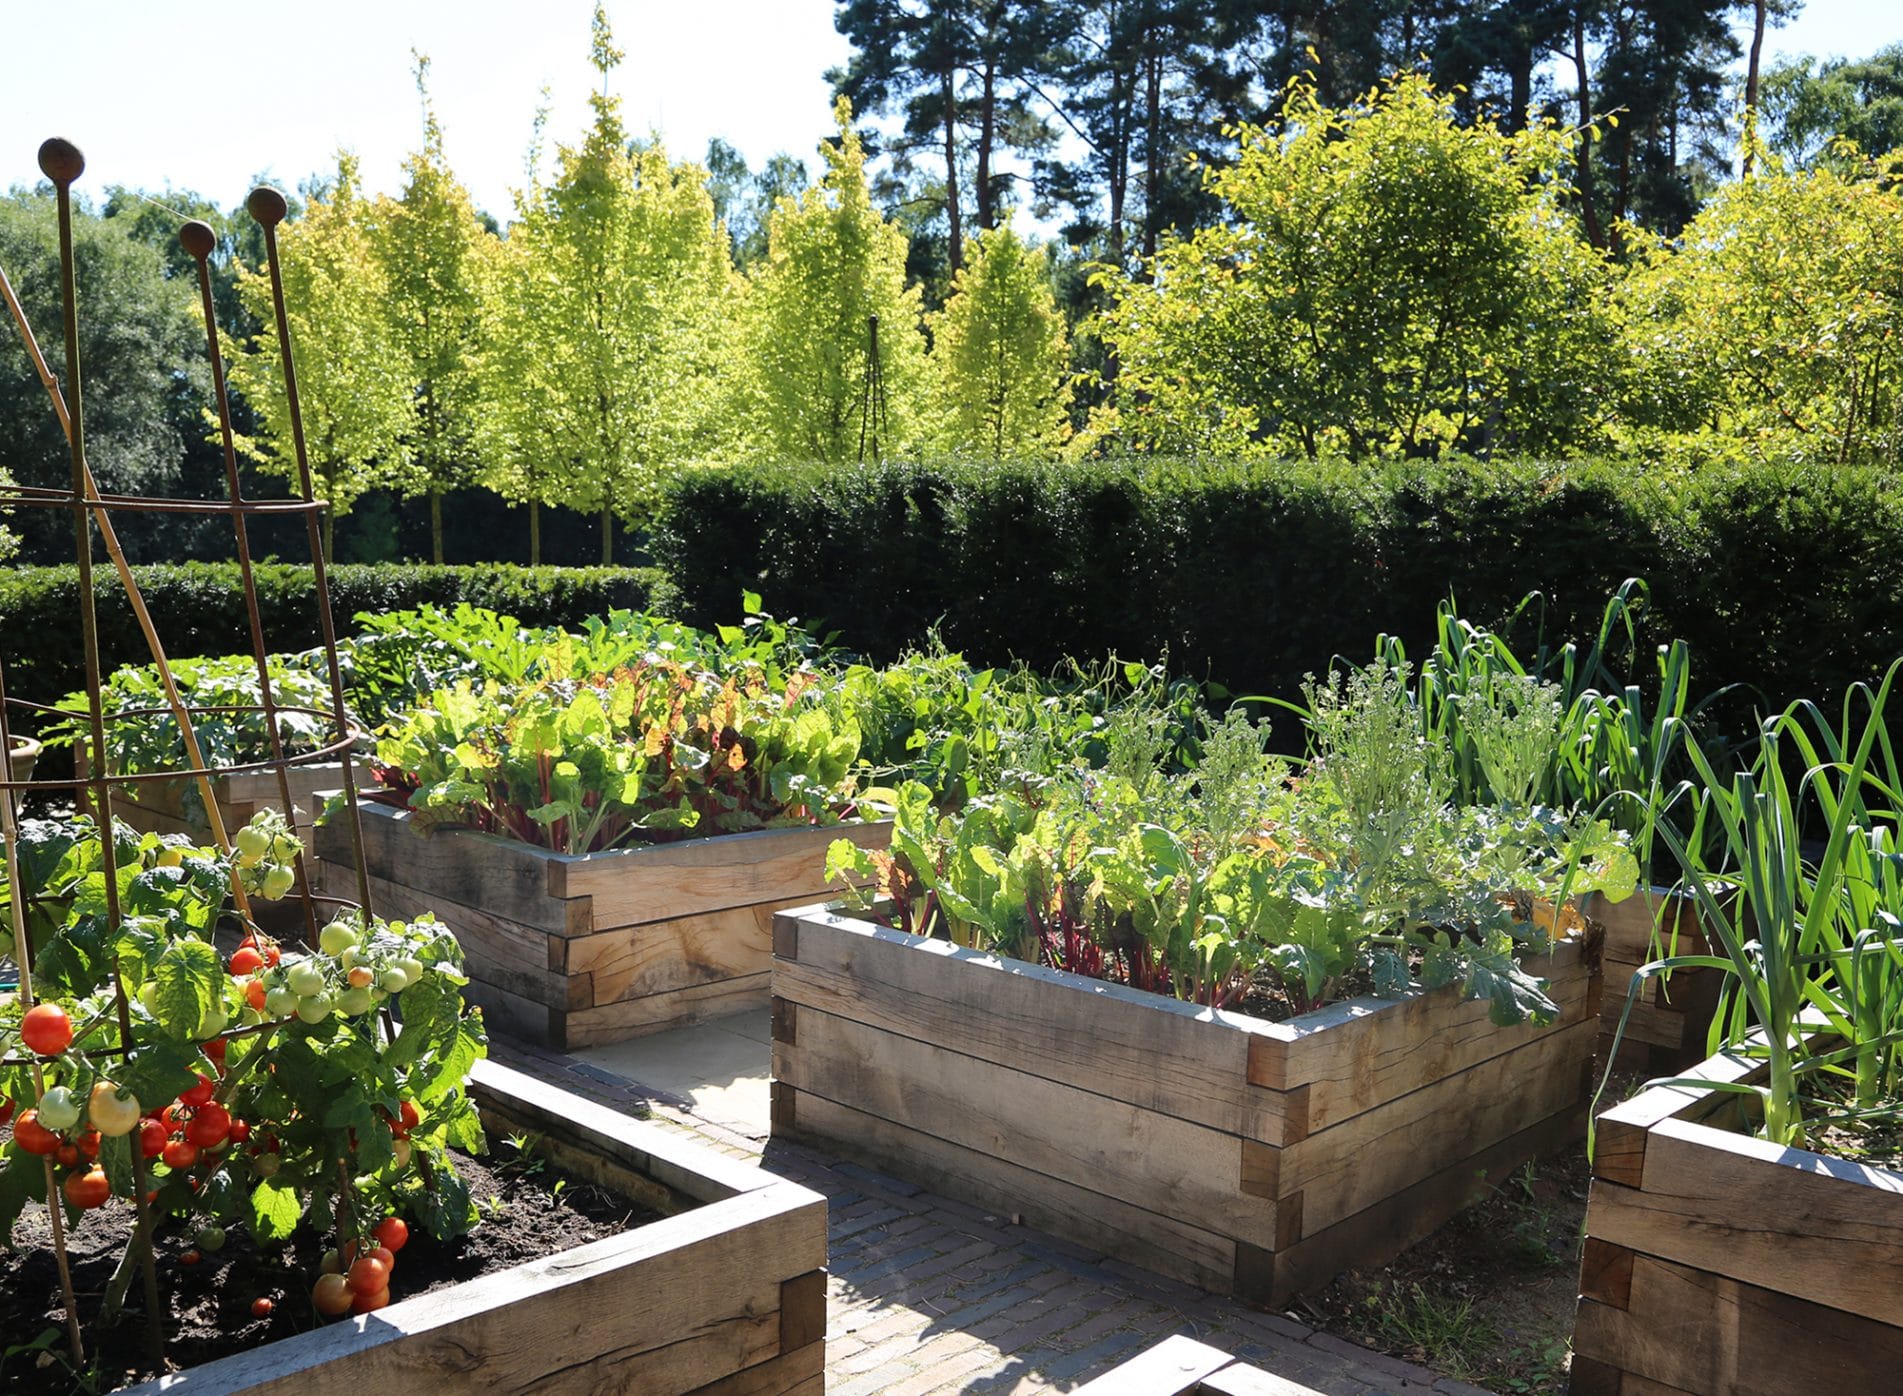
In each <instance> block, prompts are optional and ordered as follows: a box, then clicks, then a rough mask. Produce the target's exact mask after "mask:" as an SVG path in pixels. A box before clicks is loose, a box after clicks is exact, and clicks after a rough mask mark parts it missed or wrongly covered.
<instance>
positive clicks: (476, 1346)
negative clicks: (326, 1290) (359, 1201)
mask: <svg viewBox="0 0 1903 1396" xmlns="http://www.w3.org/2000/svg"><path fill="white" fill-rule="evenodd" d="M801 1191H802V1192H803V1191H804V1189H802V1190H801ZM812 1232H813V1227H812V1216H811V1214H810V1212H809V1211H807V1210H805V1209H803V1208H802V1207H800V1206H789V1205H788V1198H787V1197H786V1196H785V1195H781V1194H778V1193H777V1192H776V1190H774V1189H771V1188H766V1189H761V1190H758V1191H755V1192H749V1193H742V1194H740V1195H738V1196H736V1197H732V1198H729V1199H727V1200H726V1201H723V1202H717V1203H711V1204H709V1205H708V1206H707V1207H704V1208H701V1209H698V1210H696V1211H693V1212H689V1213H684V1214H682V1215H680V1216H677V1217H669V1218H666V1219H664V1220H662V1221H657V1222H653V1223H650V1224H649V1225H647V1226H643V1227H638V1228H636V1229H634V1230H632V1231H628V1232H624V1233H622V1234H621V1235H618V1236H612V1237H608V1238H606V1239H604V1240H601V1241H597V1242H594V1243H591V1244H589V1245H585V1246H579V1247H575V1248H573V1249H571V1250H567V1251H563V1252H560V1253H558V1254H556V1255H554V1256H549V1257H546V1258H544V1259H541V1260H537V1261H532V1262H529V1263H528V1264H525V1265H520V1266H515V1267H512V1268H510V1269H508V1270H504V1271H499V1272H497V1273H495V1274H492V1275H486V1276H483V1277H482V1278H480V1279H476V1280H472V1281H470V1282H468V1283H466V1284H462V1285H456V1286H453V1287H451V1288H449V1289H446V1290H440V1291H437V1292H436V1293H434V1294H423V1295H418V1296H416V1297H414V1298H412V1299H406V1300H402V1301H399V1302H398V1303H395V1304H392V1305H390V1306H389V1307H388V1308H386V1309H383V1310H380V1311H379V1312H378V1313H376V1314H374V1315H365V1316H363V1317H360V1318H356V1319H346V1320H344V1321H342V1322H340V1323H336V1324H332V1325H330V1326H328V1327H326V1328H323V1329H319V1330H316V1331H314V1332H310V1333H305V1334H301V1335H299V1336H298V1337H295V1338H291V1339H286V1340H284V1341H281V1342H277V1343H271V1344H268V1345H266V1346H264V1347H262V1348H258V1349H256V1350H254V1351H250V1352H246V1353H242V1354H239V1355H237V1356H235V1357H230V1358H226V1359H224V1360H222V1361H219V1362H213V1363H208V1364H205V1365H203V1366H200V1367H198V1368H195V1369H193V1370H191V1371H189V1372H185V1373H181V1374H178V1375H177V1376H174V1377H169V1378H164V1379H162V1380H161V1381H158V1382H152V1383H148V1384H146V1385H144V1386H141V1387H138V1388H134V1389H135V1390H137V1391H139V1392H142V1393H155V1392H159V1391H163V1390H168V1389H172V1388H174V1387H176V1388H179V1389H182V1390H187V1391H190V1392H191V1393H193V1396H199V1394H200V1393H211V1394H213V1396H215V1394H216V1393H226V1392H238V1391H243V1392H248V1393H253V1394H254V1396H267V1393H268V1396H293V1393H298V1396H361V1393H362V1392H363V1391H364V1390H365V1389H366V1388H367V1387H376V1386H382V1387H385V1388H386V1389H389V1390H393V1391H402V1390H416V1391H430V1392H432V1393H434V1392H454V1393H463V1392H469V1393H475V1392H493V1391H520V1390H526V1389H530V1388H533V1389H534V1390H536V1391H538V1392H559V1393H568V1392H575V1393H582V1392H596V1391H601V1390H610V1389H612V1390H643V1391H683V1390H691V1389H693V1388H694V1387H697V1386H703V1385H706V1384H707V1383H709V1382H711V1381H714V1380H716V1379H718V1378H721V1377H724V1376H728V1375H731V1374H733V1373H734V1372H736V1371H740V1370H743V1369H745V1368H747V1367H749V1366H755V1365H758V1364H760V1363H762V1362H765V1361H767V1360H769V1359H771V1358H773V1357H776V1356H778V1355H779V1353H778V1341H779V1327H780V1325H779V1313H778V1300H779V1286H780V1281H781V1279H782V1278H783V1277H784V1269H785V1266H786V1265H787V1264H788V1263H793V1264H797V1258H798V1257H800V1256H802V1255H809V1254H810V1253H811V1252H812V1250H813V1248H814V1246H815V1244H817V1245H819V1246H822V1247H823V1244H824V1238H823V1231H822V1232H821V1234H820V1236H819V1237H818V1238H817V1240H816V1238H815V1237H814V1236H813V1234H812ZM579 1352H600V1353H601V1354H602V1355H601V1356H600V1357H598V1358H596V1359H595V1360H593V1361H589V1362H577V1360H576V1358H577V1353H579Z"/></svg>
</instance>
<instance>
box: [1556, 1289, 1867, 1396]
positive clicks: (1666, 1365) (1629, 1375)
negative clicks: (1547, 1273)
mask: <svg viewBox="0 0 1903 1396" xmlns="http://www.w3.org/2000/svg"><path fill="white" fill-rule="evenodd" d="M1573 1347H1574V1351H1575V1353H1576V1356H1575V1359H1574V1360H1575V1362H1578V1361H1581V1360H1584V1361H1585V1362H1587V1363H1589V1364H1595V1369H1607V1368H1609V1369H1611V1370H1612V1371H1614V1372H1617V1373H1619V1374H1621V1376H1622V1381H1621V1384H1620V1386H1619V1387H1618V1388H1616V1389H1617V1390H1618V1391H1620V1392H1621V1393H1622V1396H1623V1393H1625V1392H1644V1393H1648V1396H1649V1394H1650V1393H1654V1392H1657V1391H1659V1390H1661V1389H1663V1390H1666V1391H1682V1392H1695V1393H1700V1396H1706V1394H1707V1393H1708V1394H1709V1396H1720V1393H1722V1396H1790V1394H1791V1393H1793V1392H1809V1391H1819V1392H1822V1391H1828V1392H1842V1393H1845V1396H1848V1394H1849V1393H1851V1392H1856V1393H1864V1392H1871V1393H1874V1392H1880V1391H1881V1392H1887V1391H1895V1390H1896V1389H1897V1385H1898V1377H1897V1374H1898V1373H1899V1372H1903V1328H1899V1327H1895V1326H1887V1325H1878V1324H1872V1323H1869V1322H1866V1321H1864V1320H1861V1319H1858V1318H1855V1317H1853V1316H1851V1315H1849V1314H1846V1313H1844V1312H1842V1311H1841V1310H1838V1309H1834V1308H1831V1307H1828V1306H1827V1305H1823V1304H1815V1303H1810V1302H1807V1301H1804V1300H1801V1299H1794V1298H1792V1297H1791V1296H1789V1295H1787V1294H1782V1293H1779V1292H1776V1291H1773V1290H1767V1289H1762V1288H1759V1287H1758V1286H1756V1285H1751V1284H1745V1283H1742V1282H1740V1281H1738V1280H1735V1279H1727V1278H1724V1277H1721V1276H1717V1275H1713V1274H1710V1273H1709V1272H1706V1271H1703V1270H1698V1269H1694V1268H1691V1267H1689V1266H1684V1265H1677V1264H1674V1263H1672V1262H1670V1261H1664V1260H1659V1259H1656V1258H1655V1257H1652V1256H1648V1255H1638V1256H1635V1257H1634V1259H1633V1263H1632V1294H1631V1303H1630V1305H1629V1306H1628V1307H1627V1308H1626V1309H1623V1310H1621V1309H1615V1308H1611V1307H1609V1306H1607V1305H1604V1304H1600V1303H1597V1302H1595V1301H1593V1300H1590V1299H1587V1300H1582V1301H1581V1303H1580V1306H1579V1317H1578V1321H1577V1324H1576V1326H1575V1328H1574V1332H1573ZM1606 1389H1613V1388H1606Z"/></svg>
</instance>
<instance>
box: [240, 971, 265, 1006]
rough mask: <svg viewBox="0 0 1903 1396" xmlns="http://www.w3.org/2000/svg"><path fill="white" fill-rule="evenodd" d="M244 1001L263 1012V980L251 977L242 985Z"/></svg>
mask: <svg viewBox="0 0 1903 1396" xmlns="http://www.w3.org/2000/svg"><path fill="white" fill-rule="evenodd" d="M244 1001H245V1002H246V1003H248V1004H250V1005H251V1006H252V1008H254V1009H256V1010H257V1011H258V1012H259V1013H262V1012H264V981H263V980H262V979H253V980H252V981H251V982H250V983H248V984H246V985H245V986H244Z"/></svg>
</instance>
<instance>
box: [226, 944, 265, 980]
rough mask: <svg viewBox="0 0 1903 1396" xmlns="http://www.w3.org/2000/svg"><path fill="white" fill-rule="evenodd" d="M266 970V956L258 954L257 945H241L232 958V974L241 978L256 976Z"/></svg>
mask: <svg viewBox="0 0 1903 1396" xmlns="http://www.w3.org/2000/svg"><path fill="white" fill-rule="evenodd" d="M263 968H264V956H263V955H260V954H259V953H258V948H257V946H255V945H241V946H239V947H238V951H237V953H236V954H234V955H233V956H232V957H231V972H232V973H233V974H234V975H238V976H240V977H242V976H244V975H247V974H256V973H257V972H258V971H259V970H261V969H263Z"/></svg>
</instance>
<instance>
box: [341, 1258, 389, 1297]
mask: <svg viewBox="0 0 1903 1396" xmlns="http://www.w3.org/2000/svg"><path fill="white" fill-rule="evenodd" d="M344 1278H345V1279H346V1280H348V1281H349V1282H350V1289H351V1292H352V1293H354V1294H375V1293H376V1292H377V1291H378V1290H380V1289H388V1288H389V1287H390V1267H389V1266H387V1265H385V1264H384V1263H383V1262H382V1261H380V1260H378V1259H377V1258H376V1257H375V1256H368V1255H365V1256H359V1257H357V1259H355V1260H353V1261H352V1262H351V1263H350V1273H349V1274H348V1275H346V1276H345V1277H344Z"/></svg>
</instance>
